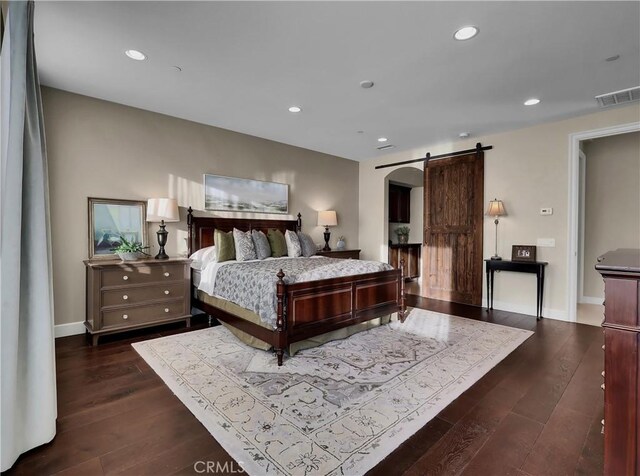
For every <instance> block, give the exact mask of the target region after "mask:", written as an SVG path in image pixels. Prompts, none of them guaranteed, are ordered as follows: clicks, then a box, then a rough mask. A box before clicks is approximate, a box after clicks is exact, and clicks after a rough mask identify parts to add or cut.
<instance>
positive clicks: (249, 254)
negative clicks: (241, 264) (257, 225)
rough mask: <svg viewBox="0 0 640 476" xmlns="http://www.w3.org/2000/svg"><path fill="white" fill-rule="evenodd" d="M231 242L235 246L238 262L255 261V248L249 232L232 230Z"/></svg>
mask: <svg viewBox="0 0 640 476" xmlns="http://www.w3.org/2000/svg"><path fill="white" fill-rule="evenodd" d="M233 241H235V244H236V259H237V260H238V261H247V260H250V259H257V256H256V248H255V247H254V246H253V240H252V239H251V232H250V231H247V232H244V231H240V230H238V229H237V228H234V229H233Z"/></svg>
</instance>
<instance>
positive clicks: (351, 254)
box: [316, 250, 360, 259]
mask: <svg viewBox="0 0 640 476" xmlns="http://www.w3.org/2000/svg"><path fill="white" fill-rule="evenodd" d="M316 254H317V255H318V256H326V257H327V258H339V259H360V250H331V251H318V252H317V253H316Z"/></svg>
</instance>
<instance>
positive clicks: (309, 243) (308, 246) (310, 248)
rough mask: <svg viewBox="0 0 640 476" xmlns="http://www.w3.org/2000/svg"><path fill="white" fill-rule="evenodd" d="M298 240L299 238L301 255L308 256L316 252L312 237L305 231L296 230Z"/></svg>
mask: <svg viewBox="0 0 640 476" xmlns="http://www.w3.org/2000/svg"><path fill="white" fill-rule="evenodd" d="M298 240H300V249H301V250H302V256H304V257H306V258H308V257H309V256H313V255H315V254H316V244H315V243H314V242H313V239H312V238H311V237H310V236H309V235H307V234H306V233H302V232H301V231H299V232H298Z"/></svg>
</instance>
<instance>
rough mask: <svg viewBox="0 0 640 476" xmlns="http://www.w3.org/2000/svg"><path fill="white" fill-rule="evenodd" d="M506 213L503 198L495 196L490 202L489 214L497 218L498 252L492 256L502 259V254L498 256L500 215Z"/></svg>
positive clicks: (495, 258)
mask: <svg viewBox="0 0 640 476" xmlns="http://www.w3.org/2000/svg"><path fill="white" fill-rule="evenodd" d="M506 214H507V210H506V209H505V208H504V204H503V203H502V200H498V199H497V198H494V199H493V200H491V201H490V202H489V208H488V209H487V215H488V216H490V217H494V218H495V221H494V223H495V224H496V252H495V254H494V255H493V256H492V257H491V259H494V260H501V259H502V258H501V257H500V256H498V217H502V216H506Z"/></svg>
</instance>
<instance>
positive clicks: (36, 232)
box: [0, 1, 57, 471]
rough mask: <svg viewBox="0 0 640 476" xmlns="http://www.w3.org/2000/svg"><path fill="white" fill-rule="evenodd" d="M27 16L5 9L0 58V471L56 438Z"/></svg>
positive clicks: (38, 119) (37, 118) (44, 196)
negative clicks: (21, 456)
mask: <svg viewBox="0 0 640 476" xmlns="http://www.w3.org/2000/svg"><path fill="white" fill-rule="evenodd" d="M5 5H6V4H5ZM33 11H34V4H33V2H32V1H29V2H9V5H8V14H7V16H6V17H5V28H4V34H3V38H2V50H1V52H0V63H1V70H0V78H1V84H0V119H1V124H0V125H1V128H0V129H1V135H0V137H1V139H0V141H1V142H0V152H1V156H2V157H1V158H2V163H1V175H0V179H1V182H0V301H1V308H0V345H1V348H0V360H1V361H0V370H1V373H0V387H1V388H0V392H1V395H0V397H1V403H0V405H1V407H0V411H1V413H0V426H1V431H2V432H1V436H0V458H1V463H2V464H1V467H0V469H1V470H2V471H4V470H6V469H9V468H10V467H11V466H12V465H13V463H14V462H15V461H16V459H17V458H18V456H20V454H21V453H24V452H25V451H28V450H30V449H31V448H34V447H36V446H39V445H42V444H44V443H47V442H49V441H51V439H52V438H53V437H54V436H55V433H56V413H57V410H56V377H55V349H54V333H53V291H52V285H51V239H50V238H51V237H50V229H51V228H50V225H49V186H48V176H47V160H46V154H45V141H44V128H43V120H42V102H41V97H40V85H39V82H38V73H37V69H36V58H35V52H34V43H33Z"/></svg>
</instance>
